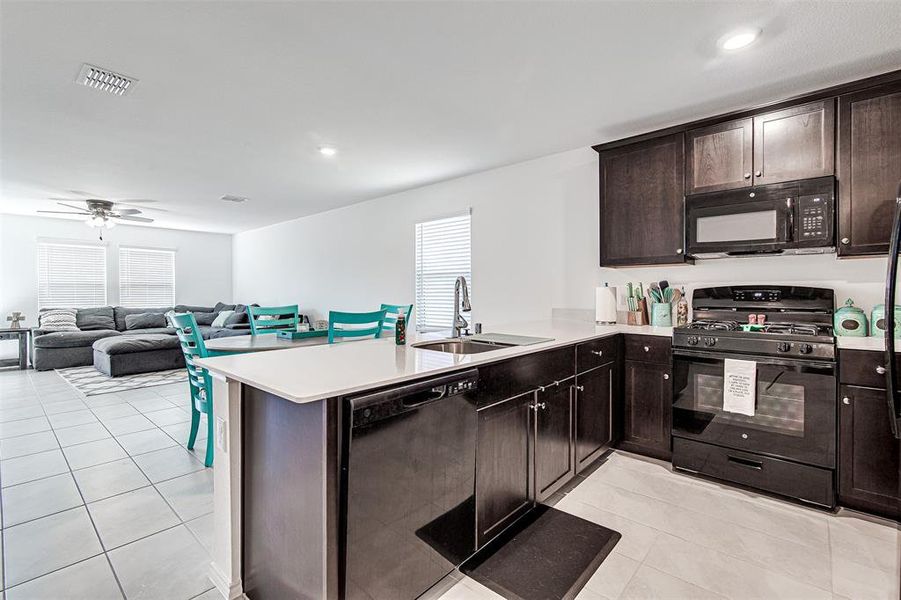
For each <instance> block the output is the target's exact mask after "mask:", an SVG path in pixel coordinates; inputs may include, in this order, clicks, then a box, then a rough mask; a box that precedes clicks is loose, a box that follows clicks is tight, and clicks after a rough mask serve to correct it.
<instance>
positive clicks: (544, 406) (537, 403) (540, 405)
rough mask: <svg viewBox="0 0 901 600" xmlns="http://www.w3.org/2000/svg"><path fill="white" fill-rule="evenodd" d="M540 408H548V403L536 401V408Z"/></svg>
mask: <svg viewBox="0 0 901 600" xmlns="http://www.w3.org/2000/svg"><path fill="white" fill-rule="evenodd" d="M539 408H540V409H541V410H544V409H545V408H547V403H545V402H536V403H535V410H536V411H537V410H538V409H539Z"/></svg>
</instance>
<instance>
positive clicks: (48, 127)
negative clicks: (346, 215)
mask: <svg viewBox="0 0 901 600" xmlns="http://www.w3.org/2000/svg"><path fill="white" fill-rule="evenodd" d="M0 18H2V22H0V37H2V42H0V53H2V55H0V69H2V70H0V86H2V87H0V159H2V163H0V168H2V172H0V184H2V187H0V191H2V196H0V212H8V213H20V214H34V212H35V211H36V210H37V209H38V208H48V209H52V208H55V207H54V205H53V202H51V201H48V200H46V198H47V197H48V196H60V195H71V194H68V193H67V190H83V191H86V192H89V193H91V194H95V195H98V196H101V197H108V198H150V199H154V200H156V201H157V203H155V204H152V205H150V206H152V207H155V208H157V209H162V210H165V211H166V212H162V211H156V210H148V211H147V214H148V215H149V216H152V217H154V218H155V219H156V223H155V224H154V225H158V226H165V227H176V228H186V229H197V230H205V231H220V232H235V231H241V230H245V229H250V228H253V227H259V226H262V225H266V224H270V223H274V222H278V221H284V220H287V219H290V218H295V217H299V216H302V215H308V214H311V213H315V212H319V211H323V210H328V209H330V208H334V207H337V206H342V205H346V204H351V203H354V202H359V201H362V200H365V199H369V198H374V197H378V196H382V195H385V194H389V193H392V192H396V191H400V190H404V189H409V188H413V187H418V186H421V185H425V184H428V183H432V182H435V181H439V180H442V179H447V178H452V177H456V176H459V175H464V174H467V173H472V172H476V171H481V170H485V169H489V168H492V167H496V166H500V165H504V164H510V163H514V162H518V161H521V160H524V159H528V158H533V157H537V156H542V155H545V154H549V153H553V152H557V151H562V150H568V149H573V148H578V147H585V146H589V145H591V144H596V143H600V142H604V141H608V140H611V139H615V138H619V137H623V136H625V135H629V134H634V133H639V132H642V131H647V130H650V129H655V128H658V127H661V126H665V125H668V124H674V123H677V122H680V121H684V120H687V119H691V118H694V117H701V116H705V115H710V114H715V113H718V112H722V111H725V110H729V109H733V108H740V107H743V106H748V105H753V104H756V103H760V102H764V101H769V100H772V99H774V98H779V97H783V96H787V95H793V94H795V93H800V92H803V91H808V90H812V89H816V88H819V87H823V86H825V85H830V84H833V83H840V82H843V81H848V80H852V79H857V78H860V77H863V76H867V75H873V74H877V73H880V72H884V71H888V70H891V69H893V68H898V67H901V35H899V23H901V2H898V1H892V2H883V3H880V2H751V1H748V2H741V3H728V2H713V3H701V2H662V3H640V2H595V3H592V2H578V3H562V2H542V3H518V2H491V3H488V2H463V3H449V2H448V3H444V2H442V3H439V2H425V1H423V2H397V3H387V2H361V3H350V2H322V3H310V2H296V3H291V2H274V3H263V2H129V1H125V0H117V1H114V2H78V1H70V0H66V1H65V2H32V1H25V2H15V1H10V0H3V2H2V8H0ZM745 25H751V26H757V27H761V28H763V31H764V34H763V37H762V38H761V39H760V41H759V42H757V43H756V44H755V45H754V46H752V47H751V48H749V49H747V50H746V51H743V52H740V53H733V54H729V55H724V54H722V53H721V52H719V51H718V49H717V47H716V40H717V39H718V38H719V37H720V36H721V35H722V34H723V33H725V32H726V31H728V30H731V29H734V28H736V27H738V26H745ZM83 62H90V63H93V64H96V65H99V66H101V67H106V68H110V69H113V70H117V71H120V72H122V73H125V74H128V75H132V76H135V77H137V78H138V79H139V80H140V82H139V83H138V85H137V87H136V88H135V89H134V90H133V91H132V92H131V93H130V94H129V95H128V96H125V97H114V96H112V95H108V94H103V93H100V92H97V91H95V90H91V89H88V88H85V87H81V86H77V85H75V84H74V83H73V81H74V78H75V75H76V74H77V73H78V70H79V68H80V66H81V64H82V63H83ZM325 144H327V145H334V146H336V147H337V148H338V149H339V154H338V155H337V156H336V157H334V158H331V159H329V158H326V157H323V156H322V155H320V154H319V153H318V152H317V148H318V147H319V146H320V145H325ZM223 194H235V195H240V196H248V197H250V198H251V201H250V202H247V203H245V204H243V205H234V204H226V203H224V202H221V201H220V200H218V198H219V197H220V196H222V195H223ZM73 197H75V196H73Z"/></svg>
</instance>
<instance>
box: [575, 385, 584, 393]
mask: <svg viewBox="0 0 901 600" xmlns="http://www.w3.org/2000/svg"><path fill="white" fill-rule="evenodd" d="M573 387H575V388H576V389H577V390H579V391H580V392H584V391H585V386H584V385H576V386H573Z"/></svg>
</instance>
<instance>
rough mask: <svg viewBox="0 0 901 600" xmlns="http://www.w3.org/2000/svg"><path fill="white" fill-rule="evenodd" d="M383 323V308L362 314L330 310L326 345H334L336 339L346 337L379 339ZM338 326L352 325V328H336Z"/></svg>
mask: <svg viewBox="0 0 901 600" xmlns="http://www.w3.org/2000/svg"><path fill="white" fill-rule="evenodd" d="M384 323H385V309H384V308H383V309H381V310H374V311H372V312H363V313H352V312H338V311H335V310H330V311H329V312H328V343H329V344H334V343H335V340H337V339H338V338H346V337H364V336H368V335H371V336H374V337H381V335H382V325H384ZM339 325H353V326H354V327H351V328H347V327H338V326H339ZM367 325H368V327H367Z"/></svg>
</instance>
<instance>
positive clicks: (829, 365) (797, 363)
mask: <svg viewBox="0 0 901 600" xmlns="http://www.w3.org/2000/svg"><path fill="white" fill-rule="evenodd" d="M676 357H684V358H709V359H711V360H724V359H727V358H734V359H736V360H753V361H755V362H759V363H764V364H767V365H782V366H786V367H812V368H818V369H831V370H833V371H834V370H835V363H834V362H831V361H826V360H806V359H793V358H781V357H777V356H763V355H760V354H736V353H732V352H729V353H723V352H705V351H703V350H684V349H681V348H674V349H673V358H676Z"/></svg>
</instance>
